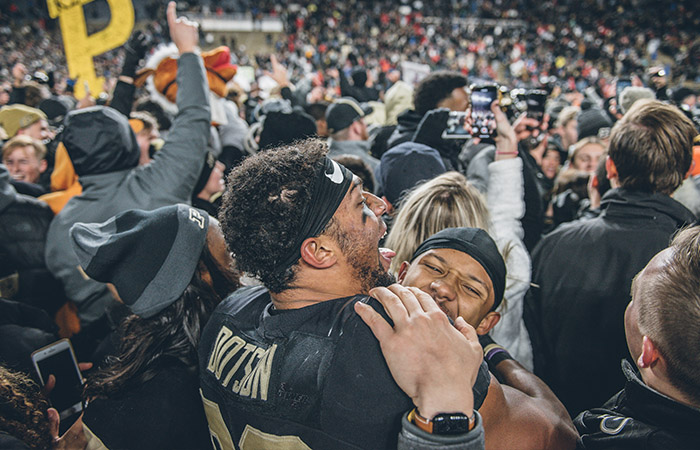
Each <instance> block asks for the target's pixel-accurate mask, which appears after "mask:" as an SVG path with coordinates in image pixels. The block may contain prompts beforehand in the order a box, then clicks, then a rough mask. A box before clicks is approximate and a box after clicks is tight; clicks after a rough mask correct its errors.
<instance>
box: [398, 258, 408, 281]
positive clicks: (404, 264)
mask: <svg viewBox="0 0 700 450" xmlns="http://www.w3.org/2000/svg"><path fill="white" fill-rule="evenodd" d="M410 267H411V264H410V263H409V262H408V261H404V262H402V263H401V267H399V276H398V277H396V282H397V283H399V284H401V283H403V280H404V279H405V278H406V273H407V272H408V269H409V268H410Z"/></svg>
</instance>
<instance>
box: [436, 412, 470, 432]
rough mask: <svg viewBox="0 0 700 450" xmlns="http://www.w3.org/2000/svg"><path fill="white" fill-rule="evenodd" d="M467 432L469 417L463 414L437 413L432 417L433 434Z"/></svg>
mask: <svg viewBox="0 0 700 450" xmlns="http://www.w3.org/2000/svg"><path fill="white" fill-rule="evenodd" d="M468 432H469V417H467V416H466V415H464V414H458V413H452V414H438V415H437V416H435V417H433V434H464V433H468Z"/></svg>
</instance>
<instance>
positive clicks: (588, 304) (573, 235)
mask: <svg viewBox="0 0 700 450" xmlns="http://www.w3.org/2000/svg"><path fill="white" fill-rule="evenodd" d="M601 209H602V210H603V212H602V213H601V215H600V216H599V217H597V218H595V219H580V220H577V221H574V222H570V223H567V224H563V225H561V226H560V227H559V228H557V229H555V230H554V231H553V232H551V233H549V234H548V235H546V236H545V237H543V238H542V240H541V241H540V243H539V244H538V245H537V247H536V248H535V250H534V252H533V254H532V269H533V272H532V282H533V286H537V287H533V288H531V289H530V292H529V293H528V298H527V299H526V302H525V310H524V319H525V325H526V326H527V328H528V331H529V333H530V338H531V340H532V347H533V356H534V363H535V374H536V375H538V376H539V377H540V378H542V380H543V381H544V382H545V383H547V384H548V385H549V387H551V388H552V391H554V393H555V394H556V395H557V397H559V399H560V400H561V401H562V403H563V404H564V406H566V408H567V409H568V410H569V413H570V414H571V415H572V417H573V416H575V415H576V414H578V413H579V412H581V411H583V410H585V409H590V408H593V407H596V406H598V405H601V404H603V402H605V401H606V400H607V399H609V398H610V397H611V396H612V395H613V394H614V393H615V392H617V391H618V390H619V389H620V386H622V385H623V384H624V382H625V380H624V377H622V375H621V374H620V370H619V364H620V360H621V359H623V358H625V357H627V356H628V350H627V341H626V339H625V330H624V313H625V308H626V307H627V304H628V303H629V301H630V287H631V284H632V279H633V278H634V276H635V275H637V273H638V272H639V271H640V270H642V269H643V268H644V266H646V264H647V263H648V262H649V260H650V259H651V258H652V257H653V256H654V255H655V254H656V253H658V252H659V251H661V250H662V249H664V248H666V247H667V246H668V244H669V242H670V238H671V236H672V235H673V234H674V233H675V232H676V230H678V229H679V228H680V227H682V226H683V225H687V224H691V223H693V222H695V216H694V215H693V214H692V213H691V212H690V211H689V210H688V209H687V208H685V207H684V206H683V205H681V204H680V203H678V202H677V201H675V200H673V199H672V198H671V197H669V196H667V195H663V194H658V193H655V194H649V193H644V192H637V191H632V190H627V189H623V188H618V189H612V190H610V191H608V192H607V193H606V194H605V196H604V197H603V201H602V203H601Z"/></svg>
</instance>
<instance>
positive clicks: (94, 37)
mask: <svg viewBox="0 0 700 450" xmlns="http://www.w3.org/2000/svg"><path fill="white" fill-rule="evenodd" d="M93 1H94V0H46V4H47V6H48V9H49V16H50V17H51V18H54V19H55V18H57V17H58V19H59V22H60V24H61V34H62V35H63V48H64V50H65V53H66V61H67V62H68V73H69V76H70V77H71V78H73V79H77V80H76V83H75V96H76V98H83V97H84V96H85V86H84V84H85V82H87V84H88V85H89V87H90V92H91V93H93V95H94V94H97V93H99V92H100V91H101V90H102V83H104V79H103V78H102V77H99V78H98V77H97V75H96V74H95V64H94V62H93V60H92V58H93V57H94V56H98V55H101V54H102V53H104V52H107V51H109V50H112V49H113V48H117V47H119V46H121V45H123V44H124V43H125V42H126V41H127V40H128V39H129V36H131V31H132V30H133V29H134V5H133V4H132V3H131V0H107V4H108V5H109V9H110V13H111V20H110V22H109V23H108V24H107V26H106V27H105V28H104V29H102V30H100V31H98V32H96V33H93V34H91V35H88V33H87V24H86V23H85V14H84V12H83V5H86V4H88V3H91V2H93Z"/></svg>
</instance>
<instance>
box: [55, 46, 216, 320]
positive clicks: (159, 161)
mask: <svg viewBox="0 0 700 450" xmlns="http://www.w3.org/2000/svg"><path fill="white" fill-rule="evenodd" d="M177 82H178V85H179V86H180V89H178V94H177V104H178V109H179V113H178V116H177V118H176V119H175V121H174V123H173V126H172V128H171V131H170V133H169V134H168V139H167V141H166V143H165V145H164V146H163V148H162V149H161V150H160V151H159V152H158V153H157V154H156V155H155V158H154V159H153V161H152V162H151V163H150V164H147V165H145V166H140V167H136V164H137V163H138V147H137V146H136V145H135V138H134V134H133V132H132V131H131V129H130V128H129V125H128V122H127V120H126V118H125V117H123V116H121V115H119V113H118V112H116V111H114V110H112V109H111V108H104V109H103V110H102V111H100V112H101V113H102V114H97V115H96V114H95V111H87V112H86V111H82V112H81V111H78V112H76V113H74V115H73V116H69V117H68V118H67V119H66V120H67V123H66V130H65V131H64V140H63V142H64V144H65V145H66V149H67V150H68V153H69V155H70V157H71V160H72V162H73V166H74V167H75V171H76V173H77V174H78V175H79V180H80V183H81V184H82V186H83V193H82V194H81V195H80V196H77V197H73V198H72V199H71V200H70V201H69V202H68V203H67V204H66V206H65V207H64V208H63V210H62V211H61V212H60V213H59V214H58V215H57V216H56V218H55V219H54V221H53V222H52V224H51V227H50V228H49V233H48V236H47V242H46V265H47V266H48V267H49V269H50V270H51V272H52V273H53V274H54V275H55V276H56V277H57V278H59V279H60V280H61V281H62V282H63V284H64V289H65V292H66V295H67V296H68V298H70V299H71V300H73V301H74V302H75V303H76V305H77V306H78V314H79V316H80V319H81V324H82V325H83V326H84V325H86V324H89V323H92V322H95V321H97V320H98V319H99V318H101V317H102V316H103V315H104V314H105V308H106V306H107V305H109V304H110V303H111V302H112V296H111V294H110V293H109V291H108V290H107V287H106V286H105V285H104V284H102V283H98V282H96V281H93V280H90V279H87V278H86V277H84V275H83V274H82V273H81V271H79V269H78V265H79V264H78V260H77V258H76V256H75V254H74V253H73V250H72V249H71V247H70V239H69V237H68V230H69V229H70V227H71V226H72V225H73V224H74V223H76V222H86V223H89V222H103V221H105V220H107V219H109V218H110V217H112V216H114V215H116V214H117V213H119V212H122V211H126V210H129V209H136V208H138V209H144V210H152V209H156V208H159V207H161V206H166V205H172V204H175V203H189V201H190V197H191V195H192V189H193V188H194V185H195V183H196V182H197V179H198V178H199V174H200V172H201V170H202V165H203V164H204V159H205V154H206V151H207V139H208V137H209V123H210V115H209V114H210V110H209V100H208V93H207V83H206V79H205V74H204V67H203V64H202V59H201V58H200V57H199V55H196V54H194V53H186V54H184V55H182V56H181V57H180V59H179V64H178V73H177ZM90 109H91V108H90ZM90 117H99V121H100V122H104V123H105V124H109V129H99V128H96V127H94V128H92V127H91V126H90V124H94V122H93V121H91V120H83V119H89V118H90ZM83 122H85V123H83ZM71 124H75V125H85V126H79V127H76V128H75V129H74V130H73V131H81V132H80V133H75V135H73V134H72V133H73V131H71ZM116 143H119V145H117V144H116Z"/></svg>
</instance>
